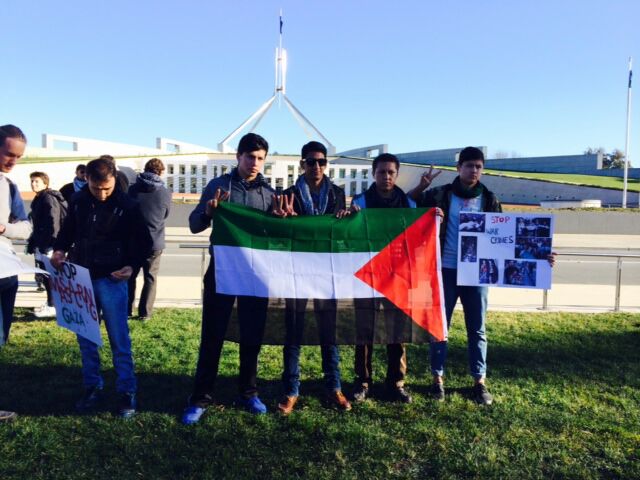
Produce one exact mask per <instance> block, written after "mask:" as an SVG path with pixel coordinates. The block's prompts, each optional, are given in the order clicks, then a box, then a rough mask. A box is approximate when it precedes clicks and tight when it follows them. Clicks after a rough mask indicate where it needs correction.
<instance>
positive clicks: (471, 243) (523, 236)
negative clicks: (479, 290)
mask: <svg viewBox="0 0 640 480" xmlns="http://www.w3.org/2000/svg"><path fill="white" fill-rule="evenodd" d="M553 227H554V217H553V215H535V214H526V213H510V214H506V213H476V212H460V227H459V229H458V285H472V286H475V285H486V286H492V287H508V288H538V289H549V288H551V266H550V265H549V262H548V261H547V257H548V256H549V254H550V253H551V246H552V240H553Z"/></svg>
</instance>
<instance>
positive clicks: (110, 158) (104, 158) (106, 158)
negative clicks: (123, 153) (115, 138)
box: [98, 155, 116, 165]
mask: <svg viewBox="0 0 640 480" xmlns="http://www.w3.org/2000/svg"><path fill="white" fill-rule="evenodd" d="M98 158H99V159H100V160H107V161H109V162H112V163H113V164H114V165H115V164H116V159H115V158H113V157H112V156H111V155H100V156H99V157H98Z"/></svg>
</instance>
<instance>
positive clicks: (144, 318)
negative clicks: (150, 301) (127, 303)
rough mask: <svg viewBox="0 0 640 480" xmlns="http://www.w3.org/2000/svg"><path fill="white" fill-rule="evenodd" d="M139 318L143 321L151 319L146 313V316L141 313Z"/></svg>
mask: <svg viewBox="0 0 640 480" xmlns="http://www.w3.org/2000/svg"><path fill="white" fill-rule="evenodd" d="M138 320H140V321H141V322H146V321H147V320H149V317H147V316H146V315H145V316H142V315H140V316H139V317H138Z"/></svg>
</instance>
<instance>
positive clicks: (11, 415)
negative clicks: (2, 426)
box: [0, 410, 18, 422]
mask: <svg viewBox="0 0 640 480" xmlns="http://www.w3.org/2000/svg"><path fill="white" fill-rule="evenodd" d="M17 416H18V415H17V414H16V412H9V411H7V410H0V422H11V421H13V420H15V419H16V417H17Z"/></svg>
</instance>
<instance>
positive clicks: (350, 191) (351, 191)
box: [349, 182, 358, 196]
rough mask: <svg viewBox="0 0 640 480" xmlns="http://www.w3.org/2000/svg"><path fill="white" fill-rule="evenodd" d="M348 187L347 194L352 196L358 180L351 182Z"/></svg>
mask: <svg viewBox="0 0 640 480" xmlns="http://www.w3.org/2000/svg"><path fill="white" fill-rule="evenodd" d="M350 187H351V188H350V189H349V195H351V196H353V195H355V194H356V190H357V189H358V182H351V185H350Z"/></svg>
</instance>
